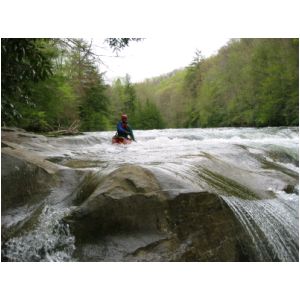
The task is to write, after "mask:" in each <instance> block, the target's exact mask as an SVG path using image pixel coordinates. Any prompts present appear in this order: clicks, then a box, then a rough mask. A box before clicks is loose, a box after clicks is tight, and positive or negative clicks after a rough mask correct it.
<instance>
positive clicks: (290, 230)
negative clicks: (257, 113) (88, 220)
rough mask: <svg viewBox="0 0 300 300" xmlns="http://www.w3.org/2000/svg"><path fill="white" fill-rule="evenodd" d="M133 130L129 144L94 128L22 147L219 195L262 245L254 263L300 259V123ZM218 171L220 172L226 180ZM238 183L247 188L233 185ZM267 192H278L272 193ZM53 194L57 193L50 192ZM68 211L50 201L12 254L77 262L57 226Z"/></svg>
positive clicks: (70, 240)
mask: <svg viewBox="0 0 300 300" xmlns="http://www.w3.org/2000/svg"><path fill="white" fill-rule="evenodd" d="M134 133H135V137H136V139H137V142H136V143H134V142H133V143H132V144H130V145H113V144H111V137H112V135H113V134H114V132H90V133H84V134H83V135H78V136H68V137H59V138H47V139H46V140H43V141H35V142H32V141H30V142H27V143H24V144H23V145H22V146H23V147H24V148H26V149H29V150H31V151H34V152H36V153H38V154H39V155H42V156H43V157H44V158H46V159H48V160H49V161H51V162H55V163H57V164H60V165H63V166H66V167H69V168H72V169H77V170H84V171H92V172H100V173H101V174H103V175H105V174H109V173H110V172H111V171H113V170H115V169H117V168H118V167H120V166H122V165H124V164H134V165H139V166H142V167H144V168H147V169H149V170H150V171H151V172H153V173H154V174H155V175H156V177H157V178H158V179H159V182H160V184H161V186H162V188H163V189H167V190H174V191H181V190H189V191H198V190H201V191H203V190H209V191H210V192H215V193H217V194H219V195H220V196H221V197H222V198H223V199H224V200H225V201H226V203H227V204H228V206H229V207H230V208H231V209H232V211H233V213H234V214H235V215H236V217H237V219H238V220H239V222H240V224H241V226H243V227H244V229H245V231H246V232H247V233H248V235H249V238H250V239H251V241H252V242H253V244H254V245H255V247H256V260H259V261H298V259H299V243H298V240H299V196H298V189H299V187H298V184H290V181H289V179H291V181H293V180H294V181H295V180H296V181H298V174H299V166H298V163H299V154H298V151H299V130H298V127H297V128H296V127H293V128H260V129H256V128H217V129H211V128H208V129H164V130H136V131H135V132H134ZM215 174H222V176H223V177H224V176H225V177H226V178H228V180H223V179H222V178H223V177H221V176H220V177H216V175H215ZM233 182H235V183H236V182H238V183H239V185H240V186H245V187H246V188H245V189H242V188H239V187H236V186H234V185H231V183H233ZM282 183H284V184H285V185H286V187H285V188H284V187H283V185H282ZM249 190H251V191H254V193H256V192H257V195H259V197H258V198H259V200H253V197H254V196H253V193H252V192H249V193H248V191H249ZM268 193H270V195H271V193H272V195H273V196H272V197H271V196H270V197H269V196H268ZM51 197H52V198H53V197H54V196H53V195H50V196H48V198H49V199H51ZM68 210H69V207H67V206H66V207H64V208H62V205H61V204H59V205H58V204H57V202H55V201H52V202H51V201H50V200H49V201H48V202H47V203H46V204H45V205H44V206H43V207H42V212H41V214H40V216H39V224H38V225H37V226H36V227H35V228H34V229H33V230H31V231H24V233H23V234H21V235H19V236H16V237H13V238H11V239H10V240H9V241H8V242H7V243H6V245H5V257H6V259H7V260H10V261H27V260H31V261H32V260H36V261H41V260H45V261H72V260H76V259H75V258H74V257H73V256H72V253H73V251H74V249H75V248H76V246H75V238H74V236H72V234H71V233H70V232H69V231H68V229H65V228H62V227H61V228H60V226H61V225H59V224H60V223H59V220H60V219H61V217H62V215H63V214H65V213H66V212H67V211H68ZM14 213H15V215H16V214H17V213H16V211H15V212H14ZM23 213H24V212H23ZM11 216H12V214H11V213H10V214H8V215H4V216H2V218H4V220H8V219H9V218H10V220H11V219H12V217H11ZM7 222H8V221H7ZM11 222H16V221H11ZM54 229H55V230H54ZM262 235H263V236H264V238H263V240H262ZM58 245H59V246H58ZM54 248H56V250H53V249H54ZM58 248H59V250H57V249H58ZM36 249H43V250H42V252H46V253H47V255H43V258H41V255H40V252H39V251H41V250H39V251H38V250H36ZM2 255H3V253H2ZM35 258H36V259H35Z"/></svg>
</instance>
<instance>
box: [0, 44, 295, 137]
mask: <svg viewBox="0 0 300 300" xmlns="http://www.w3.org/2000/svg"><path fill="white" fill-rule="evenodd" d="M133 42H141V43H142V41H141V39H130V38H119V39H118V38H111V39H107V40H106V43H107V44H108V45H109V46H110V47H111V48H112V49H113V51H114V52H116V53H118V52H119V51H122V49H123V48H125V47H130V43H133ZM170 55H172V54H170ZM145 59H151V58H146V57H145ZM1 74H2V76H1V124H2V125H4V126H16V127H21V128H24V129H26V130H29V131H35V132H53V131H59V130H63V129H67V128H73V129H74V128H76V129H78V130H80V131H104V130H114V128H115V124H116V122H117V121H118V119H119V118H120V115H121V114H122V113H127V114H128V116H129V119H130V124H131V125H132V127H133V128H134V129H160V128H182V127H185V128H189V127H230V126H237V127H240V126H241V127H243V126H255V127H262V126H298V123H299V39H296V38H284V39H232V40H230V42H228V44H227V45H225V46H224V47H222V48H221V49H220V50H219V51H218V53H217V54H216V55H214V56H211V57H207V58H205V57H204V56H203V55H202V54H201V51H199V50H196V51H195V57H194V58H192V59H191V63H190V64H189V65H188V66H186V67H185V68H183V69H180V70H173V71H171V72H170V73H169V74H165V75H161V76H159V77H155V78H151V79H147V80H145V81H144V82H141V83H132V82H131V79H130V74H128V75H126V77H125V78H119V79H116V80H115V81H114V82H113V83H112V84H107V83H105V81H104V74H103V73H102V72H101V58H100V57H99V55H98V54H95V53H94V52H93V48H92V43H91V42H89V41H87V40H84V39H29V38H24V39H9V38H4V39H1Z"/></svg>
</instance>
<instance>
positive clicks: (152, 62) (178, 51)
mask: <svg viewBox="0 0 300 300" xmlns="http://www.w3.org/2000/svg"><path fill="white" fill-rule="evenodd" d="M93 41H94V44H95V46H96V47H95V49H96V51H97V53H98V54H100V55H104V56H101V58H102V60H103V62H104V64H105V65H101V66H100V69H101V71H103V72H104V71H105V72H106V74H105V76H104V77H105V80H106V81H107V82H108V83H111V82H112V81H113V80H114V79H116V78H118V77H124V76H125V75H126V73H128V74H129V75H130V77H131V81H132V82H140V81H143V80H145V79H146V78H151V77H155V76H159V75H162V74H166V73H168V72H171V71H173V70H175V69H179V68H183V67H186V66H187V65H188V64H189V63H190V62H191V61H192V59H193V57H194V54H195V51H196V49H199V50H200V51H201V52H202V54H203V55H204V56H205V57H209V56H211V55H213V54H216V53H217V52H218V50H219V49H220V48H221V47H222V46H224V45H226V44H227V42H228V41H229V38H205V37H202V38H201V37H191V38H190V37H189V38H184V37H183V38H177V39H175V38H173V37H170V38H168V37H166V38H146V39H144V40H142V41H141V42H132V43H131V44H130V46H129V47H127V48H125V49H124V50H122V51H121V52H120V54H119V56H120V57H117V58H116V57H110V56H114V54H113V53H112V51H111V49H110V48H109V47H108V46H107V45H106V46H105V45H103V40H102V39H93Z"/></svg>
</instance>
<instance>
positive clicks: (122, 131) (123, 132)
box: [117, 114, 135, 141]
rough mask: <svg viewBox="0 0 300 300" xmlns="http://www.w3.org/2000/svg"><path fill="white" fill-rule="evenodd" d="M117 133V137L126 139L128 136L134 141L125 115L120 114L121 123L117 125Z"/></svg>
mask: <svg viewBox="0 0 300 300" xmlns="http://www.w3.org/2000/svg"><path fill="white" fill-rule="evenodd" d="M117 133H118V137H123V138H125V139H128V136H130V138H131V139H132V140H133V141H135V138H134V135H133V132H132V129H131V127H130V126H129V124H128V117H127V115H125V114H122V116H121V121H119V122H118V124H117Z"/></svg>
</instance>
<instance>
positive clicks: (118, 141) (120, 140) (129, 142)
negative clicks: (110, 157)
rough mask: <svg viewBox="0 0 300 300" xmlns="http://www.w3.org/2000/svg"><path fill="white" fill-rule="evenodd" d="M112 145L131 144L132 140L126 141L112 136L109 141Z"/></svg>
mask: <svg viewBox="0 0 300 300" xmlns="http://www.w3.org/2000/svg"><path fill="white" fill-rule="evenodd" d="M111 142H112V143H113V144H131V142H132V140H131V139H126V138H124V137H117V136H114V137H113V138H112V140H111Z"/></svg>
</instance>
